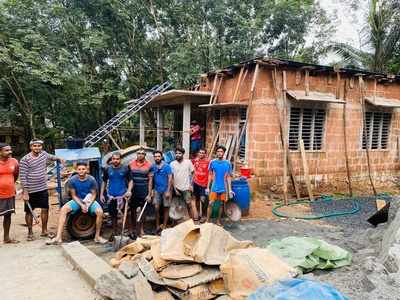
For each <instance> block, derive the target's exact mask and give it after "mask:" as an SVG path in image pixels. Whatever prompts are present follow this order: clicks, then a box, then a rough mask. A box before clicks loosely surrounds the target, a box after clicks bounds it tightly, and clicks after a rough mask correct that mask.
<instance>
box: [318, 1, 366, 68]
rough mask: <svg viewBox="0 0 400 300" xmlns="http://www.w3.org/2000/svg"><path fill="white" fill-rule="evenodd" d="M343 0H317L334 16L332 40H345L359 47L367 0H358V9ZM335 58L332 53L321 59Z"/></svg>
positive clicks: (326, 60)
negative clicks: (334, 27)
mask: <svg viewBox="0 0 400 300" xmlns="http://www.w3.org/2000/svg"><path fill="white" fill-rule="evenodd" d="M345 2H346V1H344V0H319V3H320V5H321V7H322V8H323V9H325V10H326V11H327V13H328V14H329V15H332V16H336V18H337V19H336V21H335V24H336V33H335V36H334V37H333V40H334V41H337V42H345V43H349V44H350V45H352V46H354V47H356V48H360V33H361V31H362V28H363V22H364V19H365V16H364V14H365V11H366V10H367V8H368V2H369V1H368V0H360V1H359V2H360V6H361V8H360V9H358V10H355V9H352V8H351V7H350V5H349V4H346V3H345ZM332 60H335V56H334V55H329V56H328V57H327V58H325V59H324V60H323V62H324V63H328V62H331V61H332Z"/></svg>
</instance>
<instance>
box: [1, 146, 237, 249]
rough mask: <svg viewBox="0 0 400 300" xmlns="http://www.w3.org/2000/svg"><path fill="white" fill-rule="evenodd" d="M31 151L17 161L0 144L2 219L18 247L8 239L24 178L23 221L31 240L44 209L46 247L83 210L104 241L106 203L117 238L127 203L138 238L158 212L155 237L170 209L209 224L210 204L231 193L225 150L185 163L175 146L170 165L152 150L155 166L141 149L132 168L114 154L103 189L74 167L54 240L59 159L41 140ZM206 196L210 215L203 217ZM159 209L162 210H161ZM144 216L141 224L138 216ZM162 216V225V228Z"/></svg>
mask: <svg viewBox="0 0 400 300" xmlns="http://www.w3.org/2000/svg"><path fill="white" fill-rule="evenodd" d="M30 149H31V152H30V153H28V154H27V155H25V156H24V157H23V158H22V159H21V160H20V163H19V164H18V161H17V160H16V159H14V158H12V157H11V153H12V150H11V147H10V146H9V145H7V144H3V143H0V182H1V183H2V184H1V186H0V216H3V217H4V221H3V224H4V225H3V226H4V243H17V242H18V241H16V240H14V239H12V238H10V236H9V230H10V225H11V215H12V213H14V212H15V196H16V192H15V190H16V188H15V182H16V180H17V178H18V177H19V178H20V183H21V187H22V198H23V200H24V201H25V208H24V210H25V219H26V223H27V226H28V240H33V239H34V234H33V231H32V224H33V211H34V210H35V209H36V208H40V209H41V223H42V231H41V236H47V237H49V238H50V240H49V241H48V242H47V244H50V245H52V244H59V243H61V242H62V233H63V229H64V225H65V222H66V219H67V215H68V214H69V213H71V212H78V211H82V212H83V213H90V214H92V215H95V216H96V234H95V239H94V240H95V242H97V243H106V242H107V240H105V239H104V238H103V237H101V235H100V231H101V226H102V223H103V215H104V213H103V209H102V205H100V203H99V202H98V201H97V199H99V200H100V202H104V203H105V202H108V211H109V214H110V216H111V220H112V227H113V234H114V235H115V234H117V228H118V227H117V224H118V215H119V214H120V213H121V212H122V211H123V210H124V205H128V206H129V208H130V221H131V222H130V224H131V228H130V237H131V238H132V239H135V238H136V237H137V236H141V235H143V234H144V228H143V225H144V223H145V220H146V214H147V211H148V208H149V207H150V206H151V205H150V204H152V205H153V206H154V208H155V217H156V221H155V227H156V230H155V233H156V234H159V233H160V232H161V231H162V230H163V229H165V228H166V227H167V224H168V221H169V217H170V208H171V207H174V205H175V206H176V205H179V206H182V205H183V206H184V205H186V207H187V211H188V213H189V216H190V217H191V218H192V219H193V220H194V221H195V222H200V221H207V222H209V221H210V217H211V212H212V206H213V204H214V203H215V202H216V201H221V202H223V203H225V202H226V201H227V200H228V198H229V195H230V194H231V165H230V163H229V162H228V161H227V160H224V158H223V157H224V153H225V148H224V147H223V146H219V147H217V152H216V156H217V158H216V159H214V160H212V161H209V159H208V158H207V153H206V150H205V149H199V151H198V154H197V156H196V158H194V159H193V160H189V159H185V158H184V154H185V149H183V148H180V147H178V148H176V150H175V161H173V162H171V163H170V164H167V163H166V162H165V161H164V160H163V153H162V152H161V151H158V150H157V151H154V153H153V157H154V163H153V164H152V163H150V161H148V160H147V159H146V151H145V150H144V149H142V148H141V149H139V150H138V151H137V152H136V155H137V156H136V159H134V160H132V161H131V162H130V163H129V164H128V165H124V164H122V161H121V154H120V153H119V152H114V153H113V154H112V157H111V162H110V164H109V166H108V167H107V168H105V169H104V172H103V182H102V184H101V187H100V189H99V188H98V186H97V182H96V180H95V179H94V178H93V177H92V176H91V175H89V170H88V166H87V164H86V163H85V162H79V163H77V165H76V167H75V168H76V170H75V171H76V174H75V175H73V176H72V177H71V178H69V180H68V187H69V188H68V190H69V193H70V198H71V200H69V201H68V202H67V203H66V204H64V205H63V207H62V208H61V210H60V216H59V222H58V228H57V233H56V235H55V236H54V235H53V234H51V233H49V232H48V230H47V220H48V209H49V194H48V188H47V162H48V161H59V162H61V163H62V164H64V161H63V160H62V159H61V158H58V157H56V156H54V155H51V154H48V153H47V152H45V151H43V142H42V141H40V140H33V141H31V142H30ZM207 197H208V198H209V204H208V208H207V215H206V216H205V215H204V214H203V212H204V211H203V208H205V207H204V204H205V203H206V199H207ZM223 207H224V205H220V208H219V213H218V218H217V224H219V225H220V224H221V215H222V211H223ZM161 208H163V210H162V211H161ZM139 211H140V212H141V218H140V222H137V220H138V219H137V213H138V212H139ZM161 216H162V225H161Z"/></svg>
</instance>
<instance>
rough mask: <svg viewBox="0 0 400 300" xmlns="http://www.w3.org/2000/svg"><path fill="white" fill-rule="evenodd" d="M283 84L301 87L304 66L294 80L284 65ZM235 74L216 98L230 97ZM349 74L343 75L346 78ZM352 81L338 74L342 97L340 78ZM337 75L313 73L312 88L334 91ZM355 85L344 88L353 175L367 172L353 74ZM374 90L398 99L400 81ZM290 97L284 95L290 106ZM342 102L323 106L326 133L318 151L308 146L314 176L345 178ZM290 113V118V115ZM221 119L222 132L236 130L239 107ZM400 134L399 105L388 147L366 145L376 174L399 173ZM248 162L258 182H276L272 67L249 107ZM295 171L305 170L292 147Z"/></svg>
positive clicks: (278, 158)
mask: <svg viewBox="0 0 400 300" xmlns="http://www.w3.org/2000/svg"><path fill="white" fill-rule="evenodd" d="M286 72H287V88H288V89H292V90H304V89H305V87H304V71H302V73H303V74H302V76H301V81H300V84H299V85H296V70H290V69H287V70H286ZM253 74H254V67H252V69H251V71H249V73H248V76H247V78H246V80H245V83H244V85H243V88H242V91H241V93H240V101H241V102H245V101H248V99H249V96H250V86H251V81H252V78H253ZM238 75H239V70H237V71H236V73H235V74H234V75H233V76H231V77H228V76H227V77H225V78H224V80H223V84H222V85H221V90H220V94H219V96H218V99H217V103H220V102H221V103H222V102H232V97H233V93H234V88H235V85H236V81H237V78H238ZM346 76H347V77H346ZM281 78H282V70H281V69H278V83H279V84H281ZM345 78H347V79H349V80H350V78H351V77H349V75H347V74H342V78H341V79H340V80H341V81H340V95H341V98H343V93H344V79H345ZM336 80H337V78H336V75H335V74H327V73H317V74H316V75H315V76H310V91H318V92H329V93H333V94H336V86H337V84H336V83H337V81H336ZM364 80H365V84H366V88H367V92H366V95H372V94H373V87H374V82H373V79H368V78H365V79H364ZM352 81H354V85H353V88H349V89H348V95H347V105H346V113H347V131H346V132H347V143H348V155H349V164H350V171H351V173H352V178H353V179H354V180H357V179H363V178H365V177H366V176H367V160H366V151H365V150H362V149H361V141H362V136H361V135H362V114H361V105H360V92H359V85H358V78H356V77H353V78H352ZM212 83H213V77H210V80H209V85H208V86H206V87H203V88H202V90H211V89H212ZM377 95H378V96H382V97H386V98H395V99H399V102H400V83H399V82H393V83H386V84H384V83H378V85H377ZM291 101H295V100H288V105H290V102H291ZM343 107H344V105H343V104H336V103H330V104H327V106H326V111H327V114H326V121H325V138H324V146H323V149H322V150H321V151H316V152H312V151H307V154H306V156H307V160H308V166H309V171H310V174H311V175H312V177H314V178H316V179H317V180H331V179H339V180H343V178H344V177H345V176H346V166H345V153H344V138H343ZM288 118H289V117H288ZM212 120H213V117H212V113H211V112H210V113H209V117H208V127H207V129H208V130H207V135H208V139H207V143H208V145H210V143H211V135H212V132H213V131H212V130H211V128H212ZM221 120H222V122H223V124H224V125H223V128H222V134H227V133H234V132H235V130H237V126H238V125H237V124H238V115H237V110H225V111H223V113H222V115H221ZM399 133H400V114H399V111H398V109H393V110H392V121H391V127H390V141H389V145H388V149H387V150H370V159H371V166H372V172H373V175H374V177H375V178H379V177H382V176H383V177H384V175H387V174H393V173H397V171H398V170H399V167H400V162H399V157H398V151H399V150H398V145H397V137H398V136H399ZM247 137H248V145H247V153H248V164H249V166H250V167H251V168H252V169H253V172H254V175H256V176H257V177H259V182H260V183H269V184H273V183H274V184H275V183H278V184H279V183H280V182H281V180H282V178H281V176H282V173H283V151H282V146H281V139H280V130H279V119H278V111H277V108H276V106H275V96H274V91H273V84H272V77H271V69H269V68H268V67H261V68H260V73H259V78H258V81H257V84H256V88H255V97H254V99H253V102H252V105H251V108H250V119H249V127H248V135H247ZM290 155H291V157H292V160H293V164H294V169H295V173H296V174H297V175H298V176H299V178H301V177H302V175H303V169H302V162H301V157H300V153H299V151H291V152H290Z"/></svg>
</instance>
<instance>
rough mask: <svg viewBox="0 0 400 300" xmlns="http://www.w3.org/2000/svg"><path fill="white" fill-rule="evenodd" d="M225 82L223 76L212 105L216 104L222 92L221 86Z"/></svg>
mask: <svg viewBox="0 0 400 300" xmlns="http://www.w3.org/2000/svg"><path fill="white" fill-rule="evenodd" d="M223 80H224V77H223V76H221V78H220V79H219V83H218V88H217V92H216V94H215V96H214V97H213V99H212V104H214V103H216V102H217V100H218V96H219V92H220V91H221V86H222V81H223Z"/></svg>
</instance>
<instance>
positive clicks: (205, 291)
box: [168, 284, 215, 300]
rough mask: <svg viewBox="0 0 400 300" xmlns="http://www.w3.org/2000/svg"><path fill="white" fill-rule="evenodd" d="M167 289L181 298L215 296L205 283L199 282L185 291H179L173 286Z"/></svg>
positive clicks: (203, 299)
mask: <svg viewBox="0 0 400 300" xmlns="http://www.w3.org/2000/svg"><path fill="white" fill-rule="evenodd" d="M168 289H169V291H170V292H171V293H172V294H174V295H175V296H177V297H178V298H179V299H182V300H208V299H213V298H215V295H213V294H212V293H211V292H210V289H209V288H208V285H207V284H201V285H198V286H195V287H193V288H190V289H188V290H186V291H181V290H178V289H174V288H168Z"/></svg>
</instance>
